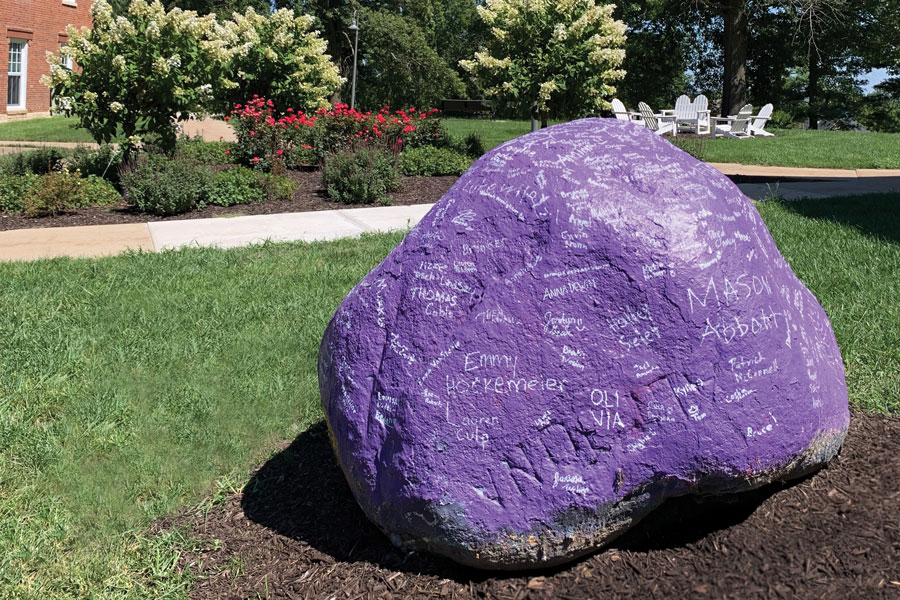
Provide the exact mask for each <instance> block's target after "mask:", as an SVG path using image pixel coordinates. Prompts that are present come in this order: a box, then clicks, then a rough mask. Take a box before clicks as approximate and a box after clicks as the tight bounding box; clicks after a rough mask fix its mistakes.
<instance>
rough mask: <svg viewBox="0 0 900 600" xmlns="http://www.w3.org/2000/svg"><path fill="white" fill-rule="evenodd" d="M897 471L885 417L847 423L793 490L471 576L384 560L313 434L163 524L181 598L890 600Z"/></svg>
mask: <svg viewBox="0 0 900 600" xmlns="http://www.w3.org/2000/svg"><path fill="white" fill-rule="evenodd" d="M898 473H900V419H898V418H891V417H884V416H875V415H866V414H854V415H853V420H852V425H851V429H850V434H849V435H848V437H847V442H846V445H845V446H844V449H843V451H842V453H841V455H840V456H839V457H838V458H837V459H836V460H835V461H833V462H832V464H831V465H830V466H828V467H827V468H825V469H823V470H822V471H820V472H818V473H817V474H814V475H812V476H810V477H807V478H806V479H803V480H801V481H799V482H796V483H793V484H791V485H781V484H774V485H770V486H767V487H765V488H762V489H760V490H756V491H753V492H747V493H744V494H740V495H736V496H732V497H728V498H725V499H720V500H717V501H703V502H701V501H696V500H693V499H691V498H677V499H673V500H670V501H668V502H667V503H665V504H664V505H663V506H662V507H661V508H660V509H658V510H657V511H655V512H654V513H652V514H651V515H650V516H649V517H647V518H646V519H644V520H643V521H642V522H641V523H640V524H638V525H637V526H636V527H635V528H634V529H632V530H631V531H630V532H628V533H626V534H625V535H624V536H623V537H621V538H619V539H618V540H616V541H615V542H614V543H613V544H612V545H611V546H609V547H607V548H606V549H604V550H602V551H600V552H598V553H596V554H593V555H591V556H589V557H586V558H583V559H581V560H578V561H576V562H573V563H570V564H568V565H566V566H564V567H559V568H556V569H552V570H545V571H534V572H527V573H498V572H483V571H478V570H473V569H470V568H465V567H461V566H458V565H456V564H454V563H452V562H450V561H448V560H444V559H441V558H438V557H433V556H430V555H428V554H422V553H411V554H404V553H401V552H399V551H398V550H397V549H395V548H394V547H393V546H392V545H391V544H390V542H389V541H388V540H387V538H386V537H385V536H384V535H383V534H382V533H380V532H379V531H378V530H377V529H376V528H375V527H374V526H373V525H372V524H371V523H370V522H369V521H368V520H367V519H366V518H365V516H364V515H363V514H362V512H361V510H360V509H359V507H358V505H357V504H356V502H355V501H354V499H353V497H352V496H351V493H350V490H349V488H348V487H347V484H346V482H345V480H344V476H343V474H342V472H341V471H340V469H339V467H338V466H337V464H336V462H335V460H334V457H333V455H332V451H331V447H330V445H329V442H328V435H327V431H326V430H325V427H324V425H323V424H322V423H319V424H318V425H316V426H314V427H312V428H311V429H309V430H308V431H306V432H304V433H303V434H301V435H300V436H299V437H298V438H297V439H295V440H294V441H293V442H292V443H291V444H290V445H288V446H286V447H285V448H284V449H283V451H282V452H280V453H279V454H277V455H276V456H275V457H273V458H272V459H270V460H269V461H268V462H266V463H265V464H264V465H262V467H260V469H259V470H258V471H257V472H256V474H255V475H254V477H253V478H251V479H250V481H249V483H248V484H247V486H246V487H245V489H244V492H243V493H242V494H236V495H233V496H231V497H229V498H227V499H226V500H225V501H224V502H223V503H221V504H220V505H218V506H216V507H214V508H213V509H212V510H211V511H210V512H209V513H208V514H203V515H197V514H184V515H181V516H180V517H178V518H177V519H175V520H174V523H175V524H177V525H179V526H182V527H188V528H190V529H191V531H192V533H193V535H194V536H196V537H198V538H200V539H202V540H204V541H205V543H206V544H205V545H206V547H205V548H204V549H203V550H201V551H198V552H184V553H183V554H182V556H181V559H180V567H181V568H190V569H191V570H192V571H193V572H195V573H197V574H198V575H200V577H201V578H200V579H198V581H197V582H196V583H195V585H194V587H193V589H192V591H191V597H192V598H196V599H206V598H217V599H218V598H247V597H254V598H256V597H258V596H257V594H259V597H263V598H273V599H274V598H338V599H340V598H366V599H370V598H372V599H374V598H498V599H522V598H606V597H615V598H642V599H644V598H730V599H737V598H811V599H812V598H815V599H820V598H828V599H837V598H866V599H872V598H900V477H898ZM171 524H172V522H171V521H170V522H168V523H161V524H159V525H158V526H160V527H167V526H170V525H171ZM188 565H190V566H189V567H188Z"/></svg>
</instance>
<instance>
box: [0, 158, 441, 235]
mask: <svg viewBox="0 0 900 600" xmlns="http://www.w3.org/2000/svg"><path fill="white" fill-rule="evenodd" d="M289 176H290V177H291V178H292V179H294V180H296V181H297V182H298V184H299V186H298V188H297V191H296V192H295V193H294V196H293V198H291V199H290V200H287V201H274V202H268V201H267V202H261V203H260V204H241V205H239V206H229V207H227V208H225V207H222V206H208V207H206V208H203V209H200V210H195V211H191V212H189V213H185V214H181V215H174V216H171V217H155V216H152V215H145V214H142V213H138V212H134V211H131V210H129V208H128V207H127V206H126V205H125V203H124V202H123V203H122V204H120V205H117V206H113V207H108V206H104V207H92V208H85V209H80V210H75V211H71V212H68V213H66V214H62V215H58V216H54V217H26V216H24V215H21V214H9V213H5V212H0V231H8V230H10V229H31V228H34V227H71V226H75V225H110V224H113V223H146V222H148V221H173V220H182V219H209V218H212V217H233V216H242V215H270V214H277V213H289V212H308V211H314V210H336V209H341V208H366V207H371V206H372V205H371V204H342V203H340V202H333V201H331V200H330V199H329V198H328V196H326V195H325V190H324V188H322V178H321V175H320V174H319V172H318V171H290V172H289ZM457 179H458V177H456V176H447V177H402V178H401V183H402V187H401V189H400V191H399V192H394V194H393V196H394V200H393V202H392V205H393V206H408V205H411V204H431V203H432V202H437V201H438V200H439V199H440V197H441V196H443V195H444V194H445V193H446V192H447V190H449V189H450V187H451V186H452V185H453V184H454V183H456V180H457Z"/></svg>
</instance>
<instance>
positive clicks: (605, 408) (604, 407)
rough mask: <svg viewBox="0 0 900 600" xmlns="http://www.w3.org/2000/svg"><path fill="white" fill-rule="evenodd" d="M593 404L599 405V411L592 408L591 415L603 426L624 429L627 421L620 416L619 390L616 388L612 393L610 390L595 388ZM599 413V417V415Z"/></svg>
mask: <svg viewBox="0 0 900 600" xmlns="http://www.w3.org/2000/svg"><path fill="white" fill-rule="evenodd" d="M591 404H593V405H594V406H596V407H597V412H594V411H593V410H590V413H591V417H592V418H593V419H594V423H596V424H597V425H598V426H599V427H601V428H604V427H605V428H606V429H607V430H610V429H613V428H619V429H624V428H625V423H623V422H622V418H621V416H619V391H618V390H614V391H613V393H612V395H610V393H609V391H608V390H603V389H596V388H595V389H593V390H591ZM598 414H599V417H598V416H597V415H598Z"/></svg>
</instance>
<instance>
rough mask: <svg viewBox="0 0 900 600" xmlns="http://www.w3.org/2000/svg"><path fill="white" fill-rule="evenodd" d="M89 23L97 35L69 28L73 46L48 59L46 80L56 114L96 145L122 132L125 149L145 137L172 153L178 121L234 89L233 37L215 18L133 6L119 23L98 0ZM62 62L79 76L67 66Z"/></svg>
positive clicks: (137, 0) (141, 1) (140, 1)
mask: <svg viewBox="0 0 900 600" xmlns="http://www.w3.org/2000/svg"><path fill="white" fill-rule="evenodd" d="M91 17H92V18H93V22H94V26H93V29H90V30H88V29H87V28H82V29H81V31H79V30H77V29H75V28H74V27H72V26H69V28H68V34H69V43H68V45H66V46H64V47H62V48H61V49H60V53H59V55H53V54H52V53H48V55H47V60H48V62H49V63H50V75H49V76H44V78H42V81H43V83H44V84H46V85H48V86H50V87H52V88H53V94H54V97H55V99H56V104H57V107H58V109H59V110H61V111H62V112H64V113H66V114H68V115H74V116H76V117H78V119H79V121H80V125H81V126H82V127H84V128H85V129H87V130H88V131H90V132H91V135H92V136H93V137H94V139H95V140H97V141H98V142H109V141H111V140H112V139H113V138H114V137H115V136H116V134H117V130H118V128H120V127H121V130H122V131H123V132H124V134H125V137H126V138H127V140H128V141H127V143H126V144H125V146H126V151H130V149H131V148H133V147H135V146H139V145H140V143H141V141H142V138H143V137H144V136H146V135H147V134H152V135H153V136H157V137H158V138H159V139H158V141H159V143H160V145H161V146H162V147H163V148H164V149H172V148H174V146H175V139H176V136H175V121H176V118H177V117H178V116H179V115H180V114H186V113H192V112H202V111H203V109H204V107H205V106H206V105H207V104H208V103H209V101H210V99H211V98H212V96H213V93H214V90H216V89H221V88H224V87H228V86H229V85H233V83H231V82H229V81H228V79H227V78H226V73H227V65H228V62H229V60H230V58H231V55H232V50H231V49H230V48H229V44H228V40H229V36H228V32H227V31H226V30H225V29H224V28H222V27H221V26H220V25H219V24H218V23H217V22H216V18H215V16H213V15H207V16H204V17H198V16H197V13H195V12H193V11H183V10H181V9H178V8H175V9H172V10H171V11H169V12H166V10H165V9H164V8H163V5H162V4H161V3H160V2H159V1H158V0H156V1H154V2H153V3H152V4H148V3H147V2H146V1H145V0H133V2H131V4H130V5H129V6H128V14H127V16H125V15H120V16H118V17H115V18H114V17H113V13H112V9H111V7H110V5H109V4H108V3H107V1H106V0H95V1H94V4H93V5H92V7H91ZM64 56H68V57H71V58H72V59H73V60H74V61H75V62H76V63H77V64H78V65H79V67H80V70H79V71H70V70H68V69H67V68H66V67H64V66H63V65H62V64H61V59H62V57H64Z"/></svg>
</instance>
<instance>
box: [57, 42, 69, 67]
mask: <svg viewBox="0 0 900 600" xmlns="http://www.w3.org/2000/svg"><path fill="white" fill-rule="evenodd" d="M68 45H69V43H68V42H62V43H61V44H60V45H59V47H60V48H64V47H66V46H68ZM59 64H61V65H62V66H64V67H65V68H67V69H68V70H70V71H71V70H72V57H71V56H68V55H66V56H62V57H61V60H60V61H59Z"/></svg>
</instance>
